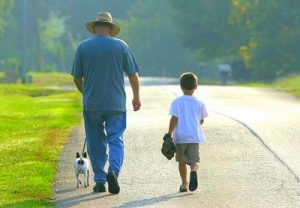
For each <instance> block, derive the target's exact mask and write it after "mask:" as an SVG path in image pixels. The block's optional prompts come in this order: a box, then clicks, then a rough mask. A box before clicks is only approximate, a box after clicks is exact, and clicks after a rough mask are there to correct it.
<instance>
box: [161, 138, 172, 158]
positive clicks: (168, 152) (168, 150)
mask: <svg viewBox="0 0 300 208" xmlns="http://www.w3.org/2000/svg"><path fill="white" fill-rule="evenodd" d="M163 140H164V141H163V144H162V147H161V153H162V154H163V155H164V156H165V157H166V158H167V159H168V160H171V159H172V158H173V157H174V154H175V152H176V147H175V144H174V142H173V139H172V137H171V135H170V134H165V135H164V138H163Z"/></svg>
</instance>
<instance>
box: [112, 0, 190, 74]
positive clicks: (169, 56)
mask: <svg viewBox="0 0 300 208" xmlns="http://www.w3.org/2000/svg"><path fill="white" fill-rule="evenodd" d="M171 17H172V9H171V8H170V6H169V5H168V3H167V2H166V1H160V2H159V4H158V3H157V2H156V1H152V0H143V1H141V0H139V1H135V2H134V3H133V4H132V6H131V7H130V9H129V11H128V18H127V19H123V20H118V22H119V23H120V25H121V37H122V38H123V39H124V40H125V41H126V42H127V43H128V44H129V46H130V47H131V49H132V50H133V52H134V55H135V57H136V60H137V62H138V64H139V65H140V66H141V69H142V71H141V74H142V75H148V76H149V75H152V76H175V77H177V76H179V74H180V73H181V72H182V71H186V70H191V67H192V63H193V62H195V61H193V60H192V54H191V53H190V52H189V51H188V50H186V49H184V48H183V47H182V46H181V44H180V41H179V38H178V36H177V28H176V27H175V24H174V22H173V21H172V18H171Z"/></svg>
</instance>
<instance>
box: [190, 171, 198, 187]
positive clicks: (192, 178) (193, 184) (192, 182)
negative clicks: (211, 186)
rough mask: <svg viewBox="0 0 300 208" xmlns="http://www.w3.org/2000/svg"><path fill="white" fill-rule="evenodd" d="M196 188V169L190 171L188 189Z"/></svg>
mask: <svg viewBox="0 0 300 208" xmlns="http://www.w3.org/2000/svg"><path fill="white" fill-rule="evenodd" d="M197 188H198V178H197V172H196V171H191V173H190V184H189V190H190V191H195V190H196V189H197Z"/></svg>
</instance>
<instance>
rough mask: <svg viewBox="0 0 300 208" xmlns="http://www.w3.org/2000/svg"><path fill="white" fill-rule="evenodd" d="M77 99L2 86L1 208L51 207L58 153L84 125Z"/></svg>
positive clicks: (62, 93) (33, 88)
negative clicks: (72, 131) (72, 130)
mask: <svg viewBox="0 0 300 208" xmlns="http://www.w3.org/2000/svg"><path fill="white" fill-rule="evenodd" d="M80 108H81V106H80V98H79V96H78V94H77V93H74V92H65V91H61V90H49V89H45V88H42V87H36V86H18V85H0V123H1V126H0V151H1V154H2V155H5V157H1V158H0V163H1V176H2V179H1V181H0V207H49V206H50V205H51V204H52V203H51V202H49V199H50V198H51V196H52V194H53V193H52V184H53V181H54V179H55V170H56V165H57V158H58V156H59V153H60V151H61V149H62V147H63V144H64V143H65V141H66V139H67V138H68V134H69V132H70V128H71V127H72V126H73V125H75V124H76V123H78V122H79V121H80V113H79V112H80Z"/></svg>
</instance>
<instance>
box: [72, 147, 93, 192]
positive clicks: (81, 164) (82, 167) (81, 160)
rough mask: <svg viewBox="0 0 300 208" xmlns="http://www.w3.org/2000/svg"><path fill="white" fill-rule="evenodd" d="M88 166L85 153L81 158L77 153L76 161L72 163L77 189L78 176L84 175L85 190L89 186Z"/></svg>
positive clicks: (79, 182)
mask: <svg viewBox="0 0 300 208" xmlns="http://www.w3.org/2000/svg"><path fill="white" fill-rule="evenodd" d="M90 166H91V165H90V161H89V160H88V158H87V154H86V152H85V153H83V155H82V156H80V154H79V153H78V152H77V153H76V159H75V161H74V171H75V177H76V180H77V188H79V184H81V181H80V179H79V174H84V187H85V188H87V187H88V186H89V174H90Z"/></svg>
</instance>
